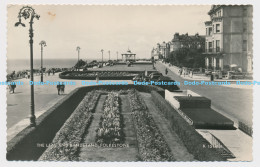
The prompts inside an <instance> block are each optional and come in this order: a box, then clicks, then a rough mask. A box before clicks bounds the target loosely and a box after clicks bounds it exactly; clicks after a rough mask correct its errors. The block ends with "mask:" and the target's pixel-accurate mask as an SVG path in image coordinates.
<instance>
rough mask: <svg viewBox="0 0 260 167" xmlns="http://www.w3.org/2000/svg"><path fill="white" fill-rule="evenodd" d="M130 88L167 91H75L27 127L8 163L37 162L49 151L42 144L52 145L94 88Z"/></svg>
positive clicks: (12, 148) (17, 138)
mask: <svg viewBox="0 0 260 167" xmlns="http://www.w3.org/2000/svg"><path fill="white" fill-rule="evenodd" d="M130 88H135V89H137V90H138V91H141V92H151V91H158V92H159V93H161V94H163V92H164V90H163V89H161V88H159V87H156V86H142V85H111V86H110V85H96V86H86V87H80V88H76V89H75V90H73V91H72V92H71V93H69V94H68V95H67V96H66V97H64V98H63V99H61V100H60V101H59V102H58V103H56V104H55V105H54V106H53V107H51V108H50V109H48V110H47V111H46V112H45V113H43V114H42V115H41V116H40V117H38V118H37V119H36V124H37V126H36V127H30V126H28V127H26V128H25V129H23V130H22V131H21V132H20V133H18V134H17V135H16V136H15V137H14V138H13V139H11V140H10V141H9V142H8V143H7V153H6V158H7V160H37V159H38V158H39V157H40V156H41V155H42V153H43V152H44V151H45V150H46V146H44V147H41V146H40V145H39V144H49V143H51V142H52V140H53V138H54V137H55V135H56V133H57V132H58V131H59V130H60V128H61V127H62V126H63V124H64V122H65V121H66V120H67V119H68V118H69V116H70V115H71V114H72V113H73V111H74V110H75V109H76V107H77V106H78V104H79V103H80V102H81V100H82V98H83V97H84V96H85V94H86V92H88V91H91V90H93V89H107V90H117V89H118V90H120V89H130ZM37 144H38V145H37Z"/></svg>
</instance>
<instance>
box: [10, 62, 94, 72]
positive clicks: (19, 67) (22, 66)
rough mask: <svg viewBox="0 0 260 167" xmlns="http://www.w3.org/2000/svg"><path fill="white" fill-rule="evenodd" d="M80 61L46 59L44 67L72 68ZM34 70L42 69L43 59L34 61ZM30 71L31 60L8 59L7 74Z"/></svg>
mask: <svg viewBox="0 0 260 167" xmlns="http://www.w3.org/2000/svg"><path fill="white" fill-rule="evenodd" d="M77 61H78V59H44V60H43V67H44V68H46V69H50V68H71V67H73V66H75V64H76V63H77ZM91 61H93V59H87V62H91ZM97 61H99V60H97ZM33 68H34V69H40V68H41V59H34V60H33ZM29 69H30V59H7V73H8V74H9V73H11V72H13V71H16V72H18V71H23V70H29Z"/></svg>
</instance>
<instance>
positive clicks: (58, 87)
mask: <svg viewBox="0 0 260 167" xmlns="http://www.w3.org/2000/svg"><path fill="white" fill-rule="evenodd" d="M60 86H61V85H60V83H59V84H58V85H57V90H58V95H60Z"/></svg>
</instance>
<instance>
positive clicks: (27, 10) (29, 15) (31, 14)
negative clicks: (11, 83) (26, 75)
mask: <svg viewBox="0 0 260 167" xmlns="http://www.w3.org/2000/svg"><path fill="white" fill-rule="evenodd" d="M22 17H23V18H24V19H25V20H26V19H30V21H29V24H30V28H29V37H30V40H29V43H30V70H31V81H32V82H33V26H32V25H33V19H34V18H36V19H37V20H39V18H40V16H39V15H38V14H36V13H35V10H34V9H33V8H32V7H30V6H24V7H22V8H21V9H20V11H19V14H18V19H19V21H18V22H17V23H15V27H17V26H19V25H21V26H23V27H25V24H24V23H22V22H21V20H22ZM30 125H31V126H36V123H35V111H34V85H33V84H32V85H31V115H30Z"/></svg>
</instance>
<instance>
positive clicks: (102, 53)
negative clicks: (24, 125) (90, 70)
mask: <svg viewBox="0 0 260 167" xmlns="http://www.w3.org/2000/svg"><path fill="white" fill-rule="evenodd" d="M103 52H104V50H103V49H101V53H102V67H103Z"/></svg>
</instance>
